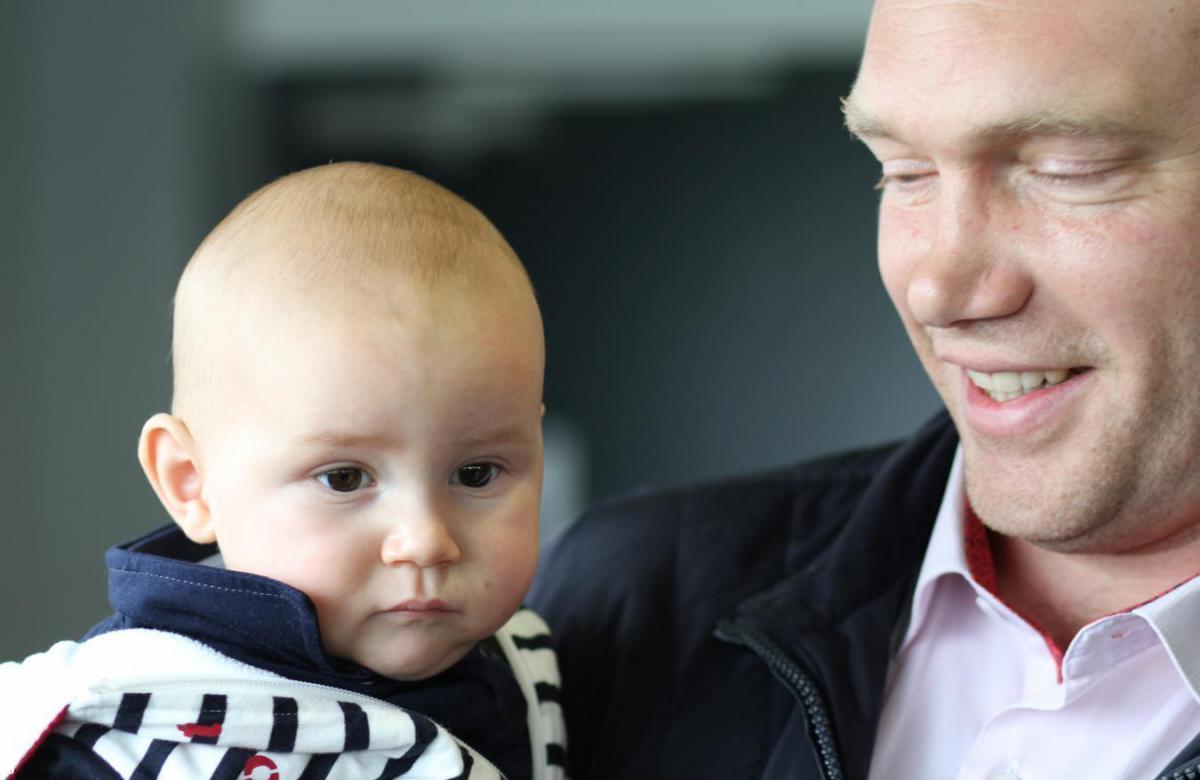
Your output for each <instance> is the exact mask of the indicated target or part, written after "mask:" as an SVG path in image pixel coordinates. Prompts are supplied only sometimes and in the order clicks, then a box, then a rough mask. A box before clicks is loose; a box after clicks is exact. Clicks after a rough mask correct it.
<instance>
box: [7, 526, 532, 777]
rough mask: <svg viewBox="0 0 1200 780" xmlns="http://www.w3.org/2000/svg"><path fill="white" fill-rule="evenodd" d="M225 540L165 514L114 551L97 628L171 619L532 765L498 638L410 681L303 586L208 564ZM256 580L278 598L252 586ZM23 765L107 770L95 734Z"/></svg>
mask: <svg viewBox="0 0 1200 780" xmlns="http://www.w3.org/2000/svg"><path fill="white" fill-rule="evenodd" d="M216 552H217V548H216V545H197V544H194V543H192V542H191V541H189V540H188V538H187V537H186V536H184V534H183V532H182V531H180V530H179V529H178V528H177V527H175V526H173V525H172V526H165V527H163V528H160V529H158V530H156V531H153V532H151V533H149V534H147V535H145V536H143V537H141V538H139V539H137V540H135V541H133V542H130V543H129V544H126V545H121V546H118V547H114V548H112V549H111V550H109V551H108V553H107V554H106V556H105V561H106V563H107V564H108V580H109V601H110V602H111V603H112V606H113V610H114V612H113V614H112V615H111V616H110V617H109V618H108V619H106V620H104V621H103V622H101V623H100V624H98V625H97V626H96V627H94V628H93V629H92V630H91V631H90V632H88V635H87V636H88V637H91V636H95V635H97V634H102V633H104V632H106V631H113V630H117V629H123V628H153V629H158V630H161V631H171V632H174V633H178V634H183V635H185V636H188V637H191V638H192V639H195V640H198V641H200V642H203V643H205V644H207V645H209V646H211V647H213V648H215V649H217V650H219V651H220V652H222V653H224V654H225V655H227V656H230V657H232V658H235V659H237V660H239V661H243V662H245V663H247V664H250V665H252V666H256V667H259V668H261V669H266V670H268V671H271V672H275V673H276V674H280V675H283V676H284V677H288V678H291V679H293V680H301V681H304V682H312V683H317V684H319V685H327V686H331V687H334V688H341V689H344V690H348V691H353V692H355V693H360V694H364V695H367V696H372V697H374V698H377V699H383V700H385V701H388V702H390V703H392V704H397V705H400V706H403V707H405V708H407V709H409V710H411V711H414V712H419V713H421V714H423V715H426V716H428V717H430V718H432V719H433V720H435V721H437V722H438V723H440V724H442V725H443V726H445V727H446V728H447V729H448V730H449V731H450V732H451V733H452V734H454V735H455V736H456V737H458V738H459V739H461V740H463V741H464V742H466V743H467V744H469V745H471V747H473V748H475V749H476V750H478V751H479V752H480V753H482V754H483V755H484V756H486V757H487V758H488V759H489V760H490V761H491V762H492V763H493V764H495V765H496V766H497V767H498V768H499V769H500V770H501V771H502V772H504V773H505V775H506V776H507V777H508V778H510V780H516V778H526V777H530V776H531V774H532V771H533V770H532V763H531V758H530V744H529V734H528V730H527V727H526V703H525V697H524V695H523V694H522V693H521V689H520V687H519V685H518V684H517V682H516V679H515V677H514V676H513V672H512V669H511V668H510V667H509V665H508V662H507V661H506V660H505V659H504V654H503V651H502V650H501V649H500V648H499V647H498V646H493V643H494V640H493V641H491V642H489V641H485V642H481V643H480V644H479V645H477V646H476V647H475V649H474V650H472V651H471V652H470V653H468V654H467V656H466V657H465V658H463V659H462V660H461V661H459V662H458V663H457V664H455V665H454V666H452V667H450V668H449V669H447V670H446V671H444V672H442V673H441V674H438V675H437V676H435V677H432V678H430V679H428V680H421V681H418V682H402V681H397V680H392V679H389V678H386V677H382V676H380V675H377V674H375V673H374V672H372V671H371V670H369V669H366V668H364V667H362V666H359V665H358V664H355V663H352V662H349V661H342V660H339V659H336V658H332V657H330V656H329V655H327V654H326V653H325V650H324V648H323V647H322V644H321V635H320V631H319V630H318V627H317V615H316V610H315V608H314V607H313V604H312V601H311V600H310V599H309V598H308V597H307V596H306V595H304V594H303V593H301V592H300V591H298V590H296V589H295V588H291V587H289V586H287V585H284V584H283V583H281V582H278V581H276V580H272V579H269V578H267V577H260V576H258V575H254V574H246V573H243V572H234V571H228V570H226V569H222V568H216V567H212V566H205V565H202V564H201V563H199V562H200V561H202V560H204V559H205V558H208V557H209V556H211V555H214V554H215V553H216ZM246 592H253V593H263V594H269V595H271V596H273V598H255V599H248V598H246V597H245V595H244V594H245V593H246ZM20 776H21V777H23V778H24V777H30V778H33V777H55V778H88V779H89V780H91V779H93V778H103V777H110V776H111V770H109V769H108V768H107V764H105V763H104V762H103V761H102V760H101V759H100V758H99V757H97V756H96V755H95V754H94V753H92V752H91V750H90V749H88V748H87V747H86V746H84V745H81V744H78V743H75V742H74V741H73V740H71V739H69V738H67V737H63V736H61V735H57V734H53V735H51V736H50V738H49V739H48V740H47V742H45V743H43V746H42V747H41V748H40V749H39V750H38V752H37V753H36V754H35V756H34V757H33V758H32V759H31V761H30V762H29V763H28V764H27V765H26V767H25V768H24V769H23V770H22V772H21V775H20Z"/></svg>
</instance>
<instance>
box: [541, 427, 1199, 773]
mask: <svg viewBox="0 0 1200 780" xmlns="http://www.w3.org/2000/svg"><path fill="white" fill-rule="evenodd" d="M956 445H957V436H956V434H955V432H954V428H953V426H952V425H951V423H950V420H949V418H948V417H947V416H945V415H944V414H942V415H939V416H938V417H936V418H935V419H933V420H932V421H930V422H929V423H928V424H926V425H925V426H924V427H923V428H921V429H920V430H919V431H918V432H917V433H916V434H915V435H914V436H913V437H912V438H911V439H909V440H908V441H906V442H904V443H903V444H900V445H893V446H887V447H880V448H876V449H871V450H865V451H860V452H854V453H849V454H844V455H839V456H835V457H830V458H825V459H822V460H818V461H814V462H810V463H805V464H801V465H798V466H793V467H790V468H786V469H783V470H779V471H775V472H772V473H767V474H759V475H755V476H750V477H745V478H741V479H735V480H730V481H725V482H719V483H714V484H707V485H701V486H699V487H693V488H688V489H679V490H673V491H670V492H664V493H656V494H647V495H642V496H639V497H634V498H631V499H624V500H622V501H619V502H614V503H610V504H607V505H605V506H601V507H599V508H597V509H595V510H594V511H592V512H591V513H590V514H589V515H587V516H585V517H584V518H583V519H582V520H581V521H580V522H579V523H578V524H577V525H575V526H574V527H572V528H571V529H570V530H569V531H568V532H567V533H566V534H565V535H564V536H563V537H562V538H561V540H560V541H559V542H558V543H557V544H556V547H555V548H554V549H553V550H551V551H549V553H548V554H547V555H546V556H545V557H544V559H543V567H542V570H541V571H540V572H539V575H538V579H537V581H536V583H535V585H534V592H533V594H532V596H531V598H530V603H531V606H533V607H534V608H535V609H536V610H538V611H539V613H540V614H542V615H543V616H544V617H545V618H546V620H547V621H548V622H549V624H550V626H551V628H552V629H553V632H554V637H555V642H556V645H555V647H556V650H557V652H558V657H559V663H560V665H561V669H562V673H563V680H564V689H563V696H564V700H563V705H564V707H565V711H566V718H567V728H568V730H569V733H570V735H571V754H570V764H569V767H568V769H569V772H570V775H571V777H572V778H573V780H588V778H593V779H596V780H599V779H600V778H603V780H617V779H618V778H629V779H630V780H644V779H645V778H656V779H657V780H684V779H685V778H686V779H687V780H696V779H697V778H720V779H721V780H739V779H740V778H761V779H762V780H785V779H786V780H809V779H811V780H816V779H817V778H820V779H821V780H835V779H841V778H850V779H851V780H865V778H866V777H867V772H868V767H869V763H870V757H871V751H872V749H873V746H874V742H875V732H876V727H877V724H878V721H879V716H880V712H881V709H882V705H883V692H884V684H885V681H886V677H887V670H888V664H889V661H890V658H891V655H892V651H893V650H894V648H895V646H896V644H897V643H898V641H899V639H900V638H901V637H902V634H903V629H904V627H905V625H906V624H907V612H908V609H909V605H910V602H911V599H912V591H913V588H914V587H915V585H916V578H917V575H918V573H919V570H920V566H921V561H922V558H923V557H924V554H925V549H926V547H927V545H928V541H929V535H930V532H931V530H932V527H933V521H934V519H935V518H936V516H937V511H938V507H939V505H940V503H941V500H942V495H943V493H944V491H945V486H946V480H947V478H948V475H949V472H950V466H951V462H952V460H953V457H954V451H955V447H956ZM1168 759H1170V757H1169V756H1164V758H1163V763H1164V766H1170V767H1172V768H1173V769H1175V770H1178V771H1179V774H1178V775H1175V774H1171V775H1170V777H1172V778H1175V777H1178V778H1179V780H1182V778H1184V777H1188V778H1194V777H1198V776H1200V770H1196V769H1195V767H1196V766H1197V765H1200V742H1197V743H1196V744H1194V745H1193V746H1192V748H1190V749H1189V750H1188V751H1185V753H1184V754H1182V755H1181V756H1179V757H1176V758H1175V759H1173V760H1171V761H1168ZM1185 764H1186V765H1187V767H1191V768H1192V769H1193V771H1194V773H1193V774H1187V773H1186V771H1185V768H1184V765H1185ZM1164 771H1165V770H1164ZM1166 776H1167V775H1164V777H1166Z"/></svg>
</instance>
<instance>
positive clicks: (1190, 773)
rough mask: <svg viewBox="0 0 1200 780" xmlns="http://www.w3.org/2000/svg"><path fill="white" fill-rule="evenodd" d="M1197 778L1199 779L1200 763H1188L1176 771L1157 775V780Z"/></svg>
mask: <svg viewBox="0 0 1200 780" xmlns="http://www.w3.org/2000/svg"><path fill="white" fill-rule="evenodd" d="M1198 778H1200V762H1197V761H1189V762H1188V763H1187V764H1186V765H1184V766H1181V767H1179V768H1178V769H1172V770H1169V771H1168V772H1167V773H1166V774H1164V775H1159V778H1158V780H1197V779H1198Z"/></svg>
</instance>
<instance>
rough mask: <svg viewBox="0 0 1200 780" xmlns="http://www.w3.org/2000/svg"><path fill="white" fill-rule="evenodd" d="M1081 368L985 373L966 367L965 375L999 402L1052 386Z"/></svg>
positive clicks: (1081, 370) (1063, 380) (1078, 371)
mask: <svg viewBox="0 0 1200 780" xmlns="http://www.w3.org/2000/svg"><path fill="white" fill-rule="evenodd" d="M1084 370H1085V369H1082V368H1047V369H1042V370H1037V371H996V372H994V373H990V374H989V373H986V372H983V371H972V370H971V369H967V377H969V378H970V380H971V383H972V384H974V385H975V386H976V387H978V388H979V389H980V390H982V391H983V392H985V393H987V395H988V396H989V397H990V398H991V399H992V400H993V401H998V402H999V403H1004V402H1005V401H1011V400H1013V399H1015V398H1020V397H1021V396H1023V395H1025V394H1026V393H1032V392H1034V391H1035V390H1043V389H1045V388H1047V387H1054V386H1055V385H1060V384H1062V383H1063V382H1065V381H1067V380H1068V379H1070V378H1071V377H1073V376H1075V375H1076V374H1080V373H1082V372H1083V371H1084Z"/></svg>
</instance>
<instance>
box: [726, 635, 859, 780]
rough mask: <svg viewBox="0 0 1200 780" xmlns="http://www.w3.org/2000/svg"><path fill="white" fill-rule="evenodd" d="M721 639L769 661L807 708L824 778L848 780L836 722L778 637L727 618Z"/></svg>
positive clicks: (809, 723) (806, 711)
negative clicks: (838, 748)
mask: <svg viewBox="0 0 1200 780" xmlns="http://www.w3.org/2000/svg"><path fill="white" fill-rule="evenodd" d="M716 636H717V638H718V639H720V640H722V641H725V642H729V643H731V644H736V645H742V646H743V647H747V648H749V649H750V650H751V651H753V652H754V654H755V655H757V656H758V657H759V658H761V659H762V660H763V662H764V663H766V665H767V668H768V669H770V670H771V674H772V675H774V676H775V679H777V680H779V681H780V682H782V683H783V684H784V686H785V687H786V688H787V689H788V690H789V691H791V692H792V695H794V696H795V697H796V699H797V700H798V701H799V702H800V705H801V706H802V707H804V715H805V718H806V719H807V721H808V730H809V735H810V737H811V739H812V741H813V744H814V745H815V747H816V749H817V761H818V763H819V765H820V770H821V776H822V778H824V780H845V778H846V776H845V774H844V773H843V772H842V762H841V760H840V759H839V758H838V755H837V743H836V742H835V741H834V739H833V723H832V722H831V721H830V719H829V712H828V710H827V709H826V708H825V702H824V701H823V700H822V698H821V692H820V690H818V688H817V685H816V683H814V682H813V680H812V678H811V677H809V675H808V673H807V672H805V671H804V669H802V668H801V667H800V665H799V664H797V663H796V662H795V661H793V660H792V658H791V657H790V656H789V655H788V654H787V653H786V652H785V651H784V650H783V648H781V647H780V646H779V644H778V643H776V642H775V640H773V639H771V637H769V636H767V635H766V634H765V633H763V632H762V631H759V630H757V629H753V628H748V627H746V626H744V625H741V624H738V623H735V622H732V621H728V620H723V621H721V622H720V623H719V624H718V625H717V630H716Z"/></svg>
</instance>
